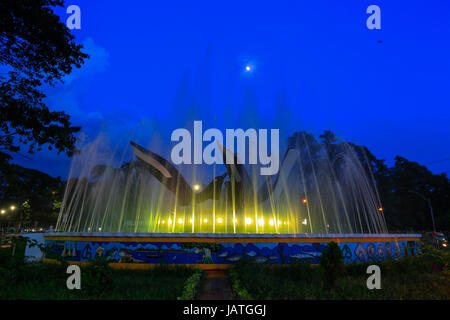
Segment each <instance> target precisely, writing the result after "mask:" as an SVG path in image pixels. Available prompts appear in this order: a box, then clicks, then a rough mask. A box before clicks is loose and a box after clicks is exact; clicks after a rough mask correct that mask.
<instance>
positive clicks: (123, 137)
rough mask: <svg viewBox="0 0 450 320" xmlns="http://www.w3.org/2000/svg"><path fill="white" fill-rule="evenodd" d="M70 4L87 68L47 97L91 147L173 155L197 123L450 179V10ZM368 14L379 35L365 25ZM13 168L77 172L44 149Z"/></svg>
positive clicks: (402, 5) (399, 0)
mask: <svg viewBox="0 0 450 320" xmlns="http://www.w3.org/2000/svg"><path fill="white" fill-rule="evenodd" d="M69 4H77V5H78V6H79V7H80V8H81V14H82V19H81V30H73V31H72V32H73V33H74V34H75V35H76V38H77V41H78V42H80V43H83V44H84V46H85V51H86V52H87V53H88V54H90V56H91V58H90V59H89V60H88V61H87V63H86V64H85V65H84V66H83V67H82V68H81V69H79V70H75V71H74V72H73V73H72V74H71V75H70V76H68V77H67V78H66V80H65V83H64V84H62V85H58V86H56V87H55V88H46V89H45V92H46V94H47V96H48V98H47V103H48V105H49V106H50V107H51V108H52V109H53V110H64V111H66V112H67V113H68V114H70V115H71V116H72V122H73V124H74V125H80V126H82V127H83V129H82V131H83V132H84V133H85V134H86V136H87V139H88V140H89V139H94V138H95V137H96V136H97V135H98V134H99V133H100V132H102V133H104V134H105V135H106V136H108V137H109V139H110V141H112V143H113V144H114V145H115V147H116V148H129V145H128V144H127V141H128V139H129V138H130V137H132V138H133V139H134V140H136V141H137V142H139V143H141V144H142V145H144V146H151V145H152V143H154V141H157V142H158V143H159V145H160V147H158V148H157V150H158V152H160V153H162V154H163V155H167V154H169V153H168V151H169V150H168V147H167V146H169V145H170V134H171V133H172V131H173V130H174V129H176V128H180V127H186V126H187V125H188V124H189V123H191V124H192V121H193V120H202V121H203V126H204V128H205V129H206V128H211V127H217V128H220V129H225V128H244V129H246V128H249V127H253V128H267V129H270V128H279V129H280V134H281V138H282V139H286V138H287V137H288V136H289V135H291V134H292V133H293V132H294V131H300V130H306V131H308V132H311V133H313V134H320V133H321V132H323V130H332V131H334V132H335V133H336V134H337V136H338V137H339V138H341V139H344V140H348V141H352V142H354V143H357V144H361V145H365V146H367V147H368V148H369V149H370V150H371V151H372V152H373V153H374V154H375V155H376V156H377V157H378V158H381V159H385V160H386V161H387V163H388V164H392V163H393V159H394V157H395V156H396V155H401V156H403V157H406V158H407V159H409V160H411V161H418V162H419V163H421V164H424V165H429V168H430V169H431V170H432V171H433V172H435V173H440V172H444V171H447V172H450V160H449V159H450V93H449V92H450V80H449V79H450V41H449V40H450V2H449V1H446V0H442V1H437V0H430V1H411V0H408V1H403V0H396V1H350V0H348V1H325V0H321V1H298V0H297V1H276V2H275V1H271V2H264V1H242V0H240V1H220V2H218V1H202V2H199V1H144V0H142V1H133V0H130V1H120V2H119V1H100V0H95V1H92V0H91V1H89V0H85V1H71V2H70V3H68V5H69ZM371 4H376V5H379V6H380V8H381V28H382V29H381V30H368V29H367V27H366V19H367V17H368V16H369V15H368V14H366V8H367V7H368V6H369V5H371ZM57 12H58V14H60V16H61V17H62V18H63V19H64V20H66V18H67V17H68V15H67V14H66V13H65V10H63V9H59V10H58V11H57ZM247 65H248V66H251V70H250V72H246V70H245V67H246V66H247ZM152 141H153V142H152ZM161 146H162V147H161ZM164 146H166V148H165V147H164ZM445 159H447V161H443V160H445ZM15 162H17V163H19V164H21V165H23V166H25V167H30V168H35V169H39V170H42V171H44V172H47V173H49V174H51V175H54V176H61V177H63V178H66V177H67V174H68V170H69V166H70V159H68V158H67V157H66V156H65V155H63V154H60V155H57V154H56V153H54V152H49V151H44V152H41V153H37V154H35V155H31V156H30V157H29V159H25V158H22V157H18V156H17V157H16V158H15Z"/></svg>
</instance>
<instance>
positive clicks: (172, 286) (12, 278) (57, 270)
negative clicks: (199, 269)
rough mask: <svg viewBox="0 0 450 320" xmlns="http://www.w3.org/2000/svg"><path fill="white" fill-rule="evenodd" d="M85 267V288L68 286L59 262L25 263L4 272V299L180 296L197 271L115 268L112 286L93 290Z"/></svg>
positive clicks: (1, 289) (0, 293) (1, 295)
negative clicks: (189, 279) (69, 288)
mask: <svg viewBox="0 0 450 320" xmlns="http://www.w3.org/2000/svg"><path fill="white" fill-rule="evenodd" d="M83 270H84V269H83V268H82V269H81V290H68V289H67V287H66V280H67V277H68V276H69V275H68V274H66V268H64V267H62V266H59V265H53V264H44V263H40V264H37V265H30V266H21V267H19V268H17V269H16V270H14V271H10V272H9V275H8V274H5V272H2V274H1V275H0V299H27V300H28V299H32V300H34V299H38V300H47V299H49V300H53V299H54V300H60V299H64V300H65V299H68V300H72V299H77V300H79V299H89V300H91V299H113V300H126V299H130V300H135V299H138V300H176V299H177V298H178V297H179V296H180V295H181V294H182V292H183V288H184V284H185V281H186V280H187V279H188V278H189V277H190V276H191V275H192V273H193V272H194V271H193V270H192V269H190V268H186V267H178V268H177V267H170V268H169V267H165V266H161V267H156V268H153V269H149V270H113V271H112V281H113V282H112V286H111V288H106V289H105V290H102V289H101V288H100V290H98V292H96V293H90V292H89V291H86V290H83ZM11 274H12V275H11ZM5 277H7V279H5ZM2 278H3V279H2ZM2 282H3V285H2Z"/></svg>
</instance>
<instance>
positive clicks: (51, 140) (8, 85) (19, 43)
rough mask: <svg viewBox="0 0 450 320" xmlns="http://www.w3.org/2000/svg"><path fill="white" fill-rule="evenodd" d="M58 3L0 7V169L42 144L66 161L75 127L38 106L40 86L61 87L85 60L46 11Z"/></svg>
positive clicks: (6, 1)
mask: <svg viewBox="0 0 450 320" xmlns="http://www.w3.org/2000/svg"><path fill="white" fill-rule="evenodd" d="M63 5H64V1H63V0H1V1H0V65H3V67H4V68H3V69H6V70H7V71H8V72H7V73H1V74H0V164H3V165H4V164H5V163H7V161H8V160H10V159H11V155H10V153H17V152H20V151H21V148H22V147H27V149H28V150H27V152H28V153H34V152H36V151H40V150H41V148H42V146H43V145H45V144H48V149H49V150H51V149H53V148H55V149H56V150H57V151H58V153H60V152H65V153H67V154H68V155H71V154H72V153H73V152H74V144H75V141H76V138H75V133H76V132H78V131H79V130H80V127H74V126H72V125H71V123H70V116H69V115H67V114H66V113H64V112H62V111H51V110H50V109H49V108H48V107H47V106H46V104H45V103H44V98H45V97H46V96H45V94H44V93H43V92H42V86H43V85H48V86H54V85H55V84H56V83H58V82H62V81H63V78H64V76H66V75H68V74H69V73H70V72H71V71H72V68H73V67H76V68H80V67H81V65H82V64H83V63H84V60H85V59H86V58H88V55H86V54H85V53H83V52H82V51H81V50H82V46H81V45H78V44H76V43H75V41H74V36H73V35H72V34H71V33H70V32H69V30H68V28H67V27H66V26H65V24H64V23H63V22H61V21H60V19H59V17H58V16H57V15H56V14H55V13H54V12H53V9H52V7H56V6H61V7H62V6H63Z"/></svg>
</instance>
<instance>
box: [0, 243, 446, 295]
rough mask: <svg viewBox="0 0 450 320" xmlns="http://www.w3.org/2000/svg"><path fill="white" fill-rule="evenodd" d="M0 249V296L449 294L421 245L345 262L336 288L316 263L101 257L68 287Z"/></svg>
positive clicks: (437, 253)
mask: <svg viewBox="0 0 450 320" xmlns="http://www.w3.org/2000/svg"><path fill="white" fill-rule="evenodd" d="M17 252H19V253H18V254H17V253H16V254H15V257H12V256H11V248H2V249H0V299H89V300H91V299H118V300H119V299H131V300H134V299H149V300H175V299H179V298H183V299H199V300H211V299H213V300H227V299H258V300H266V299H267V300H271V299H387V300H392V299H446V300H450V268H449V263H450V254H449V251H448V250H446V251H443V250H426V251H424V252H423V254H422V255H421V256H417V257H408V258H404V259H400V260H395V261H385V262H372V263H359V264H347V265H345V266H344V269H343V270H342V272H341V273H340V274H339V277H338V279H337V281H336V283H335V285H334V286H332V287H330V285H329V284H328V283H327V282H326V281H325V275H324V271H323V269H322V268H321V267H320V266H319V265H309V264H295V265H284V266H275V267H274V266H268V265H260V264H256V263H252V262H249V261H247V262H241V263H238V264H236V265H234V266H233V267H232V268H231V269H230V270H229V272H224V271H220V272H207V273H203V274H202V276H201V278H200V279H199V277H196V276H195V275H196V274H199V270H194V269H191V268H185V267H174V266H167V265H161V266H160V267H157V268H153V269H150V270H114V269H112V268H110V267H109V266H108V264H107V263H106V262H105V261H97V262H96V263H93V264H92V265H91V266H89V267H84V268H82V269H81V274H82V281H81V283H82V288H81V290H68V289H67V286H66V281H67V277H68V276H69V275H68V274H67V273H66V269H67V265H65V264H64V263H62V264H60V265H55V264H44V263H39V264H31V265H27V264H24V263H23V262H22V261H23V256H22V257H21V256H20V250H17ZM370 264H376V265H378V266H379V267H380V269H381V289H380V290H369V289H368V288H367V286H366V281H367V278H368V277H369V275H368V274H367V273H366V269H367V267H368V266H369V265H370Z"/></svg>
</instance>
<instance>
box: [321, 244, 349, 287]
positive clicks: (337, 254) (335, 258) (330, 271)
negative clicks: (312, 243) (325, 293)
mask: <svg viewBox="0 0 450 320" xmlns="http://www.w3.org/2000/svg"><path fill="white" fill-rule="evenodd" d="M320 266H321V267H322V269H323V271H324V275H325V283H326V284H327V285H328V286H329V287H334V285H335V283H336V280H337V278H338V277H339V276H340V275H342V274H343V271H344V262H343V255H342V251H341V248H339V245H338V244H337V243H336V242H333V241H331V242H330V243H329V244H328V245H327V246H326V247H325V248H324V249H323V251H322V255H321V256H320Z"/></svg>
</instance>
